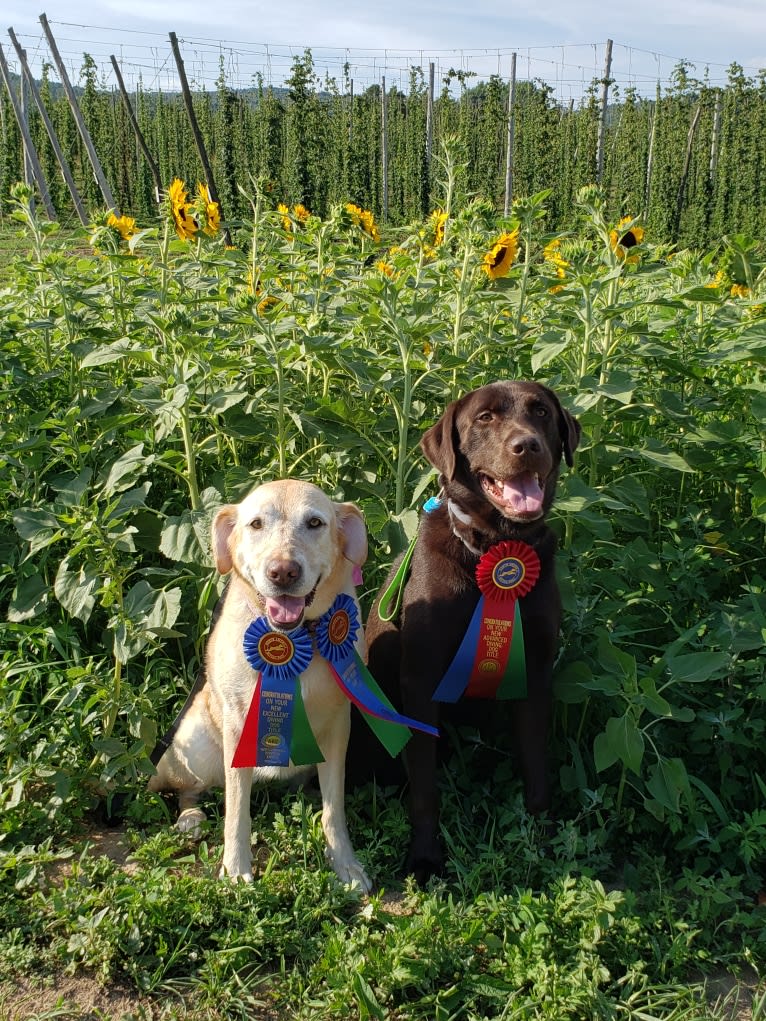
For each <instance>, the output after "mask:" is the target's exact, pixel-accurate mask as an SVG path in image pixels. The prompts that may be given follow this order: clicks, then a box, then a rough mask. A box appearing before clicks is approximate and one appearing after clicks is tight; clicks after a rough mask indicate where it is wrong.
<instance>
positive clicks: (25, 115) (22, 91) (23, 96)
mask: <svg viewBox="0 0 766 1021" xmlns="http://www.w3.org/2000/svg"><path fill="white" fill-rule="evenodd" d="M22 52H23V51H22ZM19 109H20V111H21V116H22V119H23V121H24V123H25V124H26V126H27V130H29V89H28V88H27V80H26V78H25V77H24V75H23V74H21V75H19ZM24 183H25V184H26V185H28V186H29V187H30V188H34V186H35V172H34V170H33V169H32V161H31V160H30V158H29V150H28V149H27V147H26V145H24Z"/></svg>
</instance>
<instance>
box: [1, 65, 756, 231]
mask: <svg viewBox="0 0 766 1021" xmlns="http://www.w3.org/2000/svg"><path fill="white" fill-rule="evenodd" d="M688 72H689V67H688V65H684V64H679V65H678V66H677V67H676V69H675V71H674V72H673V75H672V76H671V80H670V81H669V82H668V83H667V84H666V85H665V86H664V87H661V86H659V85H658V88H657V95H656V97H655V98H654V99H651V100H648V99H644V98H640V97H638V96H637V95H636V94H635V93H633V92H631V91H627V92H626V93H625V95H623V96H622V97H620V98H619V101H618V102H614V103H612V104H611V105H610V106H609V108H608V112H607V113H608V115H607V118H606V134H605V139H604V148H603V175H602V185H603V187H604V189H605V191H606V194H607V195H608V196H609V202H610V205H611V208H610V213H611V214H612V216H613V217H614V218H617V217H619V216H622V215H630V216H640V217H642V220H643V223H644V225H645V227H646V229H647V230H648V231H649V232H650V233H651V235H652V236H653V237H654V239H655V240H664V241H677V242H679V243H681V244H683V245H690V246H695V247H697V246H704V245H708V244H710V243H712V242H714V241H715V240H716V239H718V238H720V237H721V236H722V235H724V234H731V233H735V232H746V233H749V234H751V235H753V236H757V237H762V236H763V234H764V233H765V232H766V189H764V187H763V183H762V182H763V181H764V180H766V166H764V164H765V163H766V152H765V151H764V148H763V144H762V140H763V138H765V137H766V74H762V75H760V77H759V78H758V79H757V80H754V79H752V78H749V77H746V76H745V75H744V73H743V70H742V68H741V67H739V66H738V65H736V64H733V65H732V66H731V67H730V69H729V80H728V84H727V86H726V87H725V88H713V87H710V86H709V85H707V84H706V83H705V82H704V81H698V80H696V79H693V78H692V77H690V75H689V73H688ZM454 77H456V78H458V84H459V87H460V88H459V92H458V93H457V94H455V92H454V90H453V89H452V88H451V86H453V85H454V84H455V83H454V82H453V81H450V80H445V81H444V82H443V87H442V88H441V91H440V92H439V93H438V94H437V95H436V96H435V97H434V102H433V110H432V124H431V130H432V134H433V143H432V144H433V158H432V159H431V160H430V161H429V159H428V156H427V118H428V105H429V103H428V100H429V88H428V82H427V72H426V73H424V71H423V69H421V68H418V67H414V68H412V70H411V73H410V81H409V88H408V91H407V92H406V93H405V92H403V91H402V90H401V89H398V88H396V87H394V88H390V89H389V90H388V91H387V92H386V95H385V99H386V103H385V108H386V118H385V121H386V141H387V161H388V163H387V165H388V179H387V189H386V196H385V198H386V211H387V214H388V215H387V218H388V221H389V223H392V224H398V223H403V222H411V221H413V220H417V219H419V218H421V217H422V216H424V215H425V214H427V213H428V212H429V211H430V210H431V209H433V208H434V207H435V206H437V205H439V204H440V202H441V201H442V199H443V196H442V195H441V193H440V191H439V180H440V174H439V167H438V154H439V148H440V139H441V138H443V137H445V136H447V135H452V136H457V137H458V138H459V139H460V141H461V143H462V146H463V148H464V151H465V155H466V157H467V158H466V161H465V163H466V167H467V169H466V171H465V173H466V180H464V181H462V182H460V184H461V185H462V188H463V190H464V191H465V192H468V193H478V194H481V195H483V196H484V197H486V198H489V199H491V200H493V201H494V202H495V204H496V206H497V208H498V211H499V212H502V210H503V205H504V189H505V181H506V155H507V144H508V117H509V104H508V92H509V83H508V82H507V81H504V80H503V79H502V78H501V77H500V76H498V75H492V76H490V77H489V79H488V80H487V81H485V82H481V83H480V84H478V85H476V86H474V87H471V88H468V87H467V85H466V82H465V80H463V79H461V78H460V74H459V73H454ZM448 78H449V76H448ZM80 84H81V86H82V93H81V96H80V106H81V109H82V112H83V116H84V119H85V121H86V123H87V125H88V129H89V131H90V133H91V136H92V138H93V140H94V143H95V147H96V149H97V152H98V155H99V158H100V160H101V164H102V166H103V169H104V173H105V175H106V177H107V179H108V181H109V182H110V185H111V188H112V190H113V192H114V195H115V202H116V204H117V206H118V207H119V209H120V210H121V211H122V212H124V213H129V214H130V215H131V216H134V217H135V218H136V219H137V220H138V221H139V222H144V223H148V222H150V221H151V220H152V219H153V218H154V217H155V216H156V210H157V206H156V200H155V188H154V183H153V179H152V174H151V172H150V168H149V166H148V164H147V160H146V158H145V156H144V154H143V153H142V151H141V148H140V146H139V145H138V144H137V140H136V134H135V132H134V129H133V126H132V125H131V123H130V119H129V117H128V114H127V112H126V109H125V106H124V104H123V103H122V102H121V97H120V94H119V92H117V91H114V92H113V91H110V90H107V89H105V88H104V87H103V86H102V85H101V84H100V82H99V77H98V68H97V66H96V63H95V61H94V60H93V59H92V58H91V57H90V56H89V55H88V54H85V56H84V63H83V67H82V71H81V78H80ZM600 85H601V83H599V82H598V81H594V82H593V85H592V87H591V89H590V90H589V93H588V95H587V96H586V98H585V99H584V100H583V101H582V102H581V103H580V105H579V106H577V107H575V106H574V104H570V106H569V107H566V108H562V107H561V106H560V105H559V104H558V103H556V102H555V101H554V99H553V90H552V89H551V88H550V87H549V86H547V85H546V84H545V83H543V82H540V81H535V82H528V81H521V82H517V83H516V87H515V95H514V103H513V106H512V112H513V118H514V148H513V191H514V196H524V195H529V194H533V193H536V192H538V191H540V190H542V189H546V188H550V189H552V196H551V199H550V201H549V213H548V217H549V223H548V226H549V227H550V228H551V229H556V230H564V229H566V228H567V226H569V225H570V224H571V220H572V217H573V215H574V212H573V211H574V197H575V195H576V193H577V190H578V189H579V188H580V187H581V186H582V185H584V184H588V183H591V182H593V181H594V180H595V179H596V174H597V149H598V130H599V100H598V92H599V88H600ZM40 93H41V95H42V98H43V101H44V104H45V107H46V109H47V110H48V112H49V116H50V119H51V121H52V122H53V124H54V127H55V131H56V134H57V135H58V139H59V142H60V144H61V147H62V149H63V151H64V153H65V155H66V158H67V160H68V161H69V163H70V165H71V168H72V173H73V175H74V178H75V180H76V182H77V187H78V188H79V190H80V193H81V194H82V196H83V201H84V203H85V205H86V207H87V209H88V210H89V211H90V212H91V213H95V212H97V211H98V210H100V209H103V205H104V202H103V197H102V195H101V193H100V192H99V189H98V186H97V183H96V180H95V179H94V175H93V172H92V169H91V167H90V165H89V163H88V160H87V156H86V152H85V149H84V146H83V143H82V140H81V138H80V136H79V135H78V132H77V130H76V128H75V124H74V122H73V119H72V115H71V111H70V109H69V107H68V105H67V101H66V98H65V97H64V95H63V94H61V93H60V90H59V89H57V87H56V86H55V84H54V83H53V82H52V81H51V80H50V77H49V74H48V70H47V69H46V72H45V74H44V76H43V80H42V82H41V85H40ZM381 93H382V90H381V86H380V85H375V86H372V87H370V88H368V89H367V90H366V91H364V92H362V93H360V94H356V93H355V92H354V89H353V82H351V81H350V80H345V81H342V82H338V81H336V80H334V79H330V80H325V81H320V79H319V77H318V75H317V74H316V72H315V69H314V63H313V59H312V55H311V52H310V51H309V50H306V51H305V52H304V54H303V55H302V56H300V57H296V58H295V59H294V61H293V66H292V71H291V75H290V77H289V78H288V80H287V82H286V85H285V89H284V90H279V91H275V90H272V89H270V88H267V87H264V86H262V85H261V86H258V87H255V88H253V89H251V90H247V91H241V90H237V91H235V90H233V89H232V88H230V87H229V85H228V84H227V81H226V76H225V73H224V69H223V66H221V72H220V76H219V79H218V83H217V90H216V91H215V92H208V91H202V92H199V91H198V92H196V93H195V94H194V96H193V103H194V110H195V113H196V119H197V121H198V123H199V126H200V129H201V132H202V135H203V137H204V140H205V144H206V146H207V148H208V150H209V152H210V154H211V163H212V170H213V174H214V176H215V181H216V184H217V189H218V192H219V194H220V198H221V204H222V208H223V210H224V212H225V214H226V216H227V218H228V219H229V220H230V221H235V220H236V219H237V218H238V217H244V216H247V215H248V213H249V206H248V203H247V199H246V198H245V196H244V195H243V193H242V190H241V188H240V186H241V187H242V188H243V189H244V190H245V192H247V191H252V188H251V186H250V179H251V178H253V177H257V178H260V179H262V180H263V179H265V180H267V181H269V182H271V189H272V193H273V195H274V201H275V203H276V202H278V201H283V202H286V203H288V204H294V203H299V202H300V203H302V204H303V205H305V206H306V207H307V208H308V209H310V210H311V211H312V212H314V213H317V214H318V215H320V216H325V215H326V214H327V212H328V209H329V207H330V206H331V205H332V204H333V203H335V202H345V201H353V202H355V203H358V204H359V205H362V206H364V207H365V208H368V209H371V210H373V211H374V212H375V213H376V215H378V217H379V218H380V217H382V213H383V198H384V196H383V191H384V180H383V174H382V135H381V121H382V118H381V111H382V106H383V103H382V98H383V97H382V94H381ZM131 98H132V102H133V106H134V109H135V114H136V119H137V121H138V123H139V125H140V129H141V132H142V134H143V136H144V137H145V139H146V142H147V144H148V147H149V149H150V151H151V152H152V153H153V155H154V158H155V160H156V163H157V164H158V166H159V170H160V175H161V178H162V180H163V181H164V182H165V184H166V185H167V184H169V183H170V181H171V180H172V179H173V178H174V177H176V176H179V177H182V178H184V179H189V180H197V179H202V175H201V171H200V164H199V157H198V152H197V149H196V148H195V142H194V138H193V135H192V131H191V127H190V123H189V117H188V116H187V112H186V110H185V108H184V103H183V99H182V97H181V95H179V94H167V95H166V94H162V93H159V94H157V93H148V92H144V91H138V92H137V93H136V94H134V95H133V96H132V97H131ZM0 115H2V117H1V120H0V130H1V132H2V140H1V141H2V145H0V213H2V212H4V211H5V209H6V208H7V206H6V203H7V196H8V192H9V189H10V186H11V184H12V183H13V182H14V181H16V180H18V179H20V178H21V177H22V175H23V146H22V139H21V135H20V132H19V128H18V125H17V123H16V120H15V118H14V116H13V111H12V109H11V104H10V102H9V96H8V94H7V93H6V92H4V91H3V92H2V93H1V94H0ZM28 116H29V126H30V131H31V135H32V138H33V139H34V143H35V146H36V148H37V151H38V153H39V156H40V162H41V164H42V168H43V172H44V174H45V177H46V179H47V182H48V187H49V189H50V193H51V197H52V200H53V203H54V206H55V207H56V209H57V210H59V211H60V216H61V218H62V219H66V217H67V216H68V215H71V216H72V217H73V216H74V210H73V206H72V199H71V196H70V194H69V192H68V190H67V187H66V185H65V183H64V180H63V179H62V176H61V173H60V171H59V168H58V165H57V163H56V159H55V154H54V152H53V148H52V146H51V143H50V140H49V138H48V134H47V133H46V131H45V128H44V125H43V123H42V120H41V117H40V115H39V113H38V112H37V110H36V109H34V108H33V109H30V110H29V113H28Z"/></svg>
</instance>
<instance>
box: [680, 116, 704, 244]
mask: <svg viewBox="0 0 766 1021" xmlns="http://www.w3.org/2000/svg"><path fill="white" fill-rule="evenodd" d="M701 113H702V103H701V102H699V103H697V108H696V110H695V111H694V116H693V117H692V122H691V124H690V125H689V134H688V135H687V138H686V155H685V156H684V166H683V170H682V171H681V180H680V181H679V183H678V195H677V196H676V212H675V217H674V220H673V234H674V240H675V239H676V238H677V236H678V230H679V228H680V226H681V212H682V210H683V204H684V196H685V195H686V182H687V180H688V178H689V165H690V164H691V161H692V148H693V146H694V135H695V134H696V132H697V125H698V124H699V119H700V114H701Z"/></svg>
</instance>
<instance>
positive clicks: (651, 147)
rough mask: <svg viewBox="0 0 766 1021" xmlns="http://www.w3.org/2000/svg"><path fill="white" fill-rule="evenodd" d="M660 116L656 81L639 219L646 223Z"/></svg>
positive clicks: (658, 88) (658, 91) (658, 87)
mask: <svg viewBox="0 0 766 1021" xmlns="http://www.w3.org/2000/svg"><path fill="white" fill-rule="evenodd" d="M659 117H660V83H659V82H657V92H656V95H655V99H654V114H653V115H652V125H651V128H650V129H649V152H648V154H647V158H646V187H645V188H644V212H643V216H642V217H641V219H642V220H643V221H644V223H646V221H647V219H648V218H649V198H650V197H651V193H652V169H653V166H654V141H655V138H656V137H657V121H658V120H659Z"/></svg>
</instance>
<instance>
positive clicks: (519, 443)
mask: <svg viewBox="0 0 766 1021" xmlns="http://www.w3.org/2000/svg"><path fill="white" fill-rule="evenodd" d="M541 450H542V446H541V445H540V440H539V439H538V437H537V436H534V435H532V434H531V433H530V434H528V435H526V436H517V437H516V438H515V439H514V440H513V442H512V443H511V453H513V454H518V455H519V456H521V455H522V454H539V453H540V451H541Z"/></svg>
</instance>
